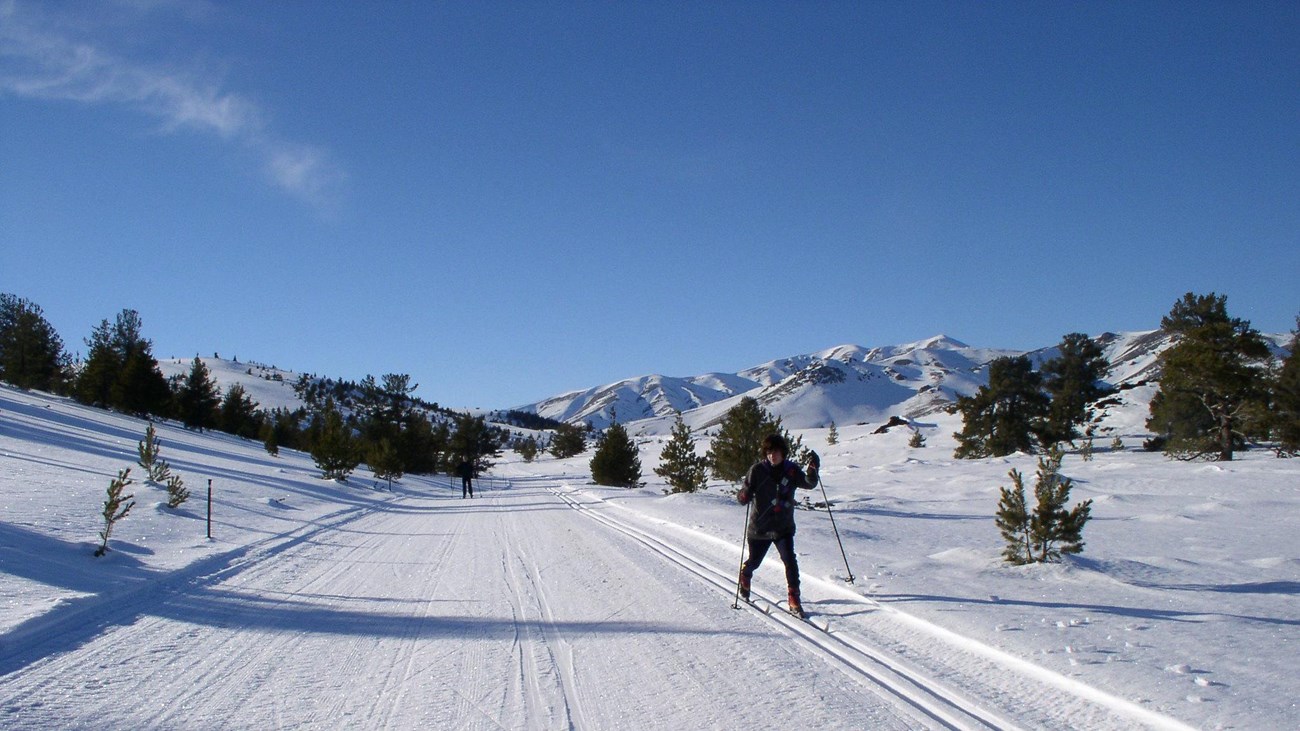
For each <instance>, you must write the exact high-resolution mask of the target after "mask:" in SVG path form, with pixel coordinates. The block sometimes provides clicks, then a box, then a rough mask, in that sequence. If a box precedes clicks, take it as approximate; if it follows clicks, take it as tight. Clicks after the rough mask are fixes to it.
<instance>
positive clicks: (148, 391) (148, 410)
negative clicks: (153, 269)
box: [73, 310, 171, 415]
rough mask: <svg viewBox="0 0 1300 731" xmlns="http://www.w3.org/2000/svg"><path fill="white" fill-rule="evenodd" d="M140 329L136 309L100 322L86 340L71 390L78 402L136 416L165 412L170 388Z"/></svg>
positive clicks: (124, 311) (168, 402)
mask: <svg viewBox="0 0 1300 731" xmlns="http://www.w3.org/2000/svg"><path fill="white" fill-rule="evenodd" d="M142 329H143V323H142V322H141V320H140V313H138V312H136V311H135V310H122V311H121V312H119V313H118V315H117V318H116V319H115V320H114V321H113V322H112V323H110V322H109V321H108V320H103V321H101V322H100V324H99V325H98V326H97V327H96V328H95V329H94V331H93V332H92V333H91V336H90V338H89V339H88V340H87V341H86V344H87V346H89V351H88V353H87V356H86V362H85V364H84V366H83V367H82V369H81V373H80V374H79V375H78V377H77V383H76V385H75V387H74V389H73V395H74V396H75V397H76V398H77V400H78V401H81V402H82V403H85V404H89V405H92V406H101V407H104V408H112V409H119V410H121V411H125V412H127V413H131V414H139V415H148V414H157V415H164V414H166V413H167V412H168V407H169V405H170V401H171V389H169V388H168V386H167V379H166V378H164V377H163V375H162V372H161V371H159V370H158V361H157V360H155V359H154V357H153V344H152V343H151V342H150V341H149V340H147V339H146V338H145V337H144V335H143V334H142Z"/></svg>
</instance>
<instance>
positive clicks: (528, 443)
mask: <svg viewBox="0 0 1300 731" xmlns="http://www.w3.org/2000/svg"><path fill="white" fill-rule="evenodd" d="M515 451H516V452H518V453H519V456H520V457H523V458H524V461H525V462H532V461H533V460H535V459H537V439H536V438H535V437H533V436H532V435H529V436H528V437H527V438H525V439H522V440H520V441H519V442H518V443H517V444H516V445H515Z"/></svg>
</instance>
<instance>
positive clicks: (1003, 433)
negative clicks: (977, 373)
mask: <svg viewBox="0 0 1300 731" xmlns="http://www.w3.org/2000/svg"><path fill="white" fill-rule="evenodd" d="M1041 385H1042V379H1041V378H1040V376H1039V375H1038V374H1037V373H1035V372H1034V370H1033V366H1032V364H1031V363H1030V362H1029V358H1027V357H1025V356H1023V355H1022V356H1017V357H1004V358H997V359H994V360H993V361H992V362H990V363H989V385H987V386H981V387H980V389H979V391H978V392H976V394H975V395H974V396H962V397H960V398H958V399H957V408H958V409H959V410H960V411H961V412H962V430H961V431H960V432H958V433H956V434H954V435H953V436H955V437H956V438H957V441H958V446H957V451H956V457H957V458H958V459H965V458H979V457H1003V456H1005V455H1008V454H1013V453H1015V452H1029V453H1032V452H1033V451H1034V445H1035V443H1036V441H1038V440H1039V434H1040V432H1041V430H1042V429H1043V428H1044V419H1045V417H1046V416H1047V409H1048V398H1047V396H1046V395H1045V394H1044V393H1043V392H1042V390H1041Z"/></svg>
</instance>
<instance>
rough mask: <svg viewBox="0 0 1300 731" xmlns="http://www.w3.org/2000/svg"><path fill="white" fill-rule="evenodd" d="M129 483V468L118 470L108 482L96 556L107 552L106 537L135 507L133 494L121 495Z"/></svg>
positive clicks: (107, 537)
mask: <svg viewBox="0 0 1300 731" xmlns="http://www.w3.org/2000/svg"><path fill="white" fill-rule="evenodd" d="M130 484H131V468H130V467H127V468H126V469H123V470H120V471H118V473H117V477H116V478H115V479H114V480H112V481H110V482H109V483H108V497H107V499H105V500H104V510H103V513H102V514H103V516H104V529H103V530H101V531H100V532H99V537H100V539H101V542H100V544H99V549H98V550H96V551H95V555H96V556H103V555H104V554H106V553H108V539H109V537H110V536H111V535H112V534H113V526H115V525H117V522H118V521H119V520H121V519H123V518H125V517H126V516H127V513H130V512H131V508H133V507H135V500H134V499H133V498H135V495H123V494H122V492H123V491H124V490H125V489H126V486H127V485H130Z"/></svg>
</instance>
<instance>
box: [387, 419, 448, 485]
mask: <svg viewBox="0 0 1300 731" xmlns="http://www.w3.org/2000/svg"><path fill="white" fill-rule="evenodd" d="M450 440H451V432H450V430H449V429H448V428H447V425H446V424H443V423H438V424H436V425H435V424H434V423H433V422H431V421H429V418H428V417H426V416H425V415H424V414H422V413H418V412H416V413H413V414H412V415H411V417H410V419H409V420H408V421H407V423H406V428H405V429H403V430H402V432H401V434H400V435H398V438H397V450H398V454H399V455H400V456H401V458H402V469H403V471H405V472H406V473H407V474H411V475H431V474H434V473H436V472H437V471H438V468H439V465H440V464H441V463H442V460H443V454H444V453H445V452H446V451H447V444H448V442H449V441H450Z"/></svg>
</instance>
